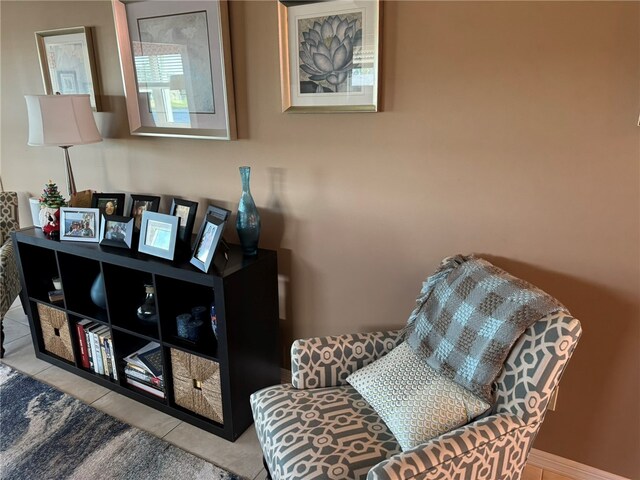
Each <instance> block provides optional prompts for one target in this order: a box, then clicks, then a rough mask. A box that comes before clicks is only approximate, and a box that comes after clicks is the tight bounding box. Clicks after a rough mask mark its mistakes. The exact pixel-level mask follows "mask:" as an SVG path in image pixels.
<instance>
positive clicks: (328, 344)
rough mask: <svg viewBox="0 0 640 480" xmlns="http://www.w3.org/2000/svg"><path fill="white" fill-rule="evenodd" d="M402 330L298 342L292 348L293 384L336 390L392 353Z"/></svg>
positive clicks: (316, 338)
mask: <svg viewBox="0 0 640 480" xmlns="http://www.w3.org/2000/svg"><path fill="white" fill-rule="evenodd" d="M400 332H401V331H400V330H394V331H387V332H374V333H355V334H349V335H337V336H333V337H315V338H307V339H301V340H296V341H295V342H293V345H291V383H292V384H293V386H294V387H295V388H298V389H307V388H320V387H337V386H340V385H345V384H346V382H345V379H346V378H347V377H348V376H349V375H350V374H351V373H353V372H355V371H356V370H358V369H360V368H362V367H364V366H366V365H368V364H370V363H371V362H373V361H374V360H377V359H378V358H380V357H382V356H383V355H385V354H387V353H388V352H389V351H390V350H392V349H393V348H394V347H395V346H396V345H397V344H398V343H399V342H400V341H401V340H402V339H401V337H400Z"/></svg>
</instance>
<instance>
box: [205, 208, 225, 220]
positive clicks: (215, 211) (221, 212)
mask: <svg viewBox="0 0 640 480" xmlns="http://www.w3.org/2000/svg"><path fill="white" fill-rule="evenodd" d="M207 215H213V216H214V217H217V218H219V219H220V220H222V221H223V222H226V221H227V220H228V219H229V216H230V215H231V210H227V209H226V208H222V207H218V206H217V205H209V206H208V207H207V213H206V214H205V218H206V217H207Z"/></svg>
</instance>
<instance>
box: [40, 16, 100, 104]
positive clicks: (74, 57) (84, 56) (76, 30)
mask: <svg viewBox="0 0 640 480" xmlns="http://www.w3.org/2000/svg"><path fill="white" fill-rule="evenodd" d="M36 44H37V46H38V55H39V57H40V70H41V71H42V80H43V82H44V91H45V93H46V94H47V95H54V94H57V93H60V94H62V95H64V94H78V93H88V94H89V97H90V100H91V108H93V110H95V111H98V112H99V111H100V89H99V82H98V74H97V69H96V61H95V56H94V52H93V40H92V35H91V28H89V27H72V28H61V29H57V30H46V31H41V32H36Z"/></svg>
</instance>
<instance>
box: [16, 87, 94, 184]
mask: <svg viewBox="0 0 640 480" xmlns="http://www.w3.org/2000/svg"><path fill="white" fill-rule="evenodd" d="M24 98H25V100H26V101H27V113H28V114H29V142H28V144H29V145H32V146H45V147H60V148H62V149H63V150H64V159H65V169H66V174H67V190H68V192H69V195H70V196H71V195H75V194H76V184H75V181H74V179H73V171H72V170H71V161H70V159H69V147H73V146H74V145H84V144H87V143H96V142H101V141H102V137H101V136H100V132H98V127H97V126H96V121H95V119H94V118H93V112H92V111H91V103H90V102H89V95H25V96H24Z"/></svg>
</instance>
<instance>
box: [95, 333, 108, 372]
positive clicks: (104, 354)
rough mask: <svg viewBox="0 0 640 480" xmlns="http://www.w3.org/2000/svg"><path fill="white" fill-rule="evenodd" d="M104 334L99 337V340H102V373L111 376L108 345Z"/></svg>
mask: <svg viewBox="0 0 640 480" xmlns="http://www.w3.org/2000/svg"><path fill="white" fill-rule="evenodd" d="M104 339H105V337H104V335H102V334H101V335H100V336H99V337H98V341H99V342H100V353H101V355H102V374H103V375H104V376H106V377H109V376H110V375H109V362H107V347H106V346H105V343H104Z"/></svg>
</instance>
